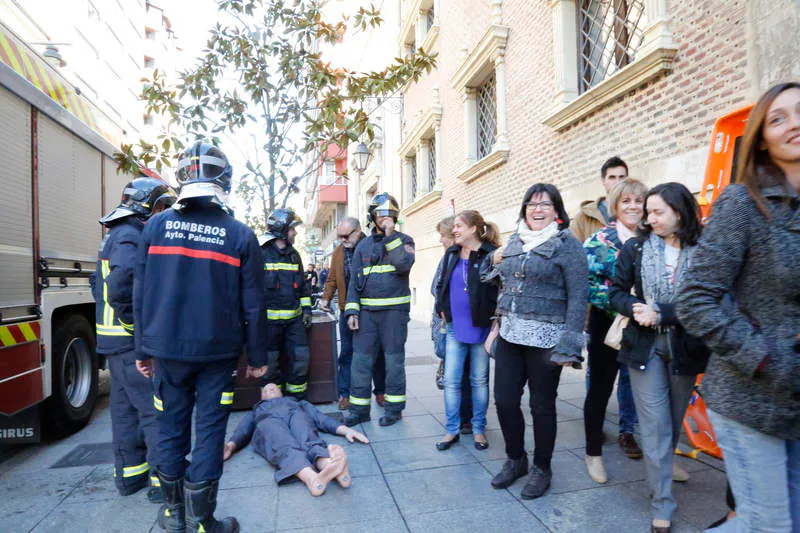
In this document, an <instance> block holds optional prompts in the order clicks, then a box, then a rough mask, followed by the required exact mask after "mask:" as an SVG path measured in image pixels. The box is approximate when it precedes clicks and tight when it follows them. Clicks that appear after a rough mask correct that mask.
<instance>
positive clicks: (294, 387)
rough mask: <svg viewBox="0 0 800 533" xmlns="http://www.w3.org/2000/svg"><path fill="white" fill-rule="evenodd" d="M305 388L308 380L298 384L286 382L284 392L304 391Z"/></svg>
mask: <svg viewBox="0 0 800 533" xmlns="http://www.w3.org/2000/svg"><path fill="white" fill-rule="evenodd" d="M306 389H308V382H305V383H302V384H300V385H292V384H291V383H287V384H286V392H305V391H306Z"/></svg>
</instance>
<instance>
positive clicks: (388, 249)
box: [345, 193, 414, 426]
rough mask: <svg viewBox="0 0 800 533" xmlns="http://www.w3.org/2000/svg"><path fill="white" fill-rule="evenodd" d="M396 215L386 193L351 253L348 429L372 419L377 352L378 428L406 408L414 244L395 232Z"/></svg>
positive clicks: (376, 202)
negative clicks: (380, 372) (381, 357)
mask: <svg viewBox="0 0 800 533" xmlns="http://www.w3.org/2000/svg"><path fill="white" fill-rule="evenodd" d="M399 214H400V206H399V205H398V203H397V200H395V199H394V197H392V196H391V195H390V194H388V193H381V194H378V195H377V196H375V197H374V198H373V199H372V203H371V204H370V206H369V209H368V217H367V218H368V220H369V223H370V225H371V226H372V235H370V236H369V237H367V238H364V239H362V240H361V242H359V243H358V246H356V249H355V252H354V254H353V265H352V272H351V277H350V286H349V287H348V289H347V303H346V304H345V315H346V316H347V320H348V326H349V327H350V329H351V330H353V331H355V335H354V336H353V364H352V367H351V378H350V412H349V413H348V415H347V416H346V417H345V424H347V425H348V426H353V425H355V424H358V423H361V422H366V421H368V420H370V385H371V383H372V368H373V366H374V364H375V359H376V357H377V356H378V353H379V352H380V351H381V350H383V352H384V354H385V356H386V396H385V399H386V404H385V413H384V416H382V417H381V419H380V421H379V423H380V425H381V426H390V425H392V424H395V423H397V422H398V421H399V420H401V419H402V411H403V409H404V408H405V405H406V374H405V344H406V338H407V336H408V320H409V310H410V307H411V290H410V288H409V283H408V277H409V272H410V271H411V267H412V266H413V264H414V240H413V239H412V238H411V237H409V236H408V235H405V234H403V233H400V232H399V231H396V230H395V225H396V224H397V218H398V215H399Z"/></svg>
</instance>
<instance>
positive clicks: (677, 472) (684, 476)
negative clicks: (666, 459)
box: [672, 463, 689, 483]
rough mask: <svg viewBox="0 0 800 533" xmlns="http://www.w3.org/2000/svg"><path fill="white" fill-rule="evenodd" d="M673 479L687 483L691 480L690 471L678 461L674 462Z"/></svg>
mask: <svg viewBox="0 0 800 533" xmlns="http://www.w3.org/2000/svg"><path fill="white" fill-rule="evenodd" d="M672 481H677V482H678V483H686V482H687V481H689V472H687V471H686V470H684V469H683V468H681V467H680V466H678V463H672Z"/></svg>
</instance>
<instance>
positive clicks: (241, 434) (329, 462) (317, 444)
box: [224, 383, 369, 496]
mask: <svg viewBox="0 0 800 533" xmlns="http://www.w3.org/2000/svg"><path fill="white" fill-rule="evenodd" d="M319 431H324V432H325V433H332V434H334V435H341V436H342V437H345V438H346V439H347V440H348V441H350V442H354V441H356V440H357V441H359V442H363V443H364V444H369V440H368V439H367V437H366V436H364V434H363V433H359V432H358V431H356V430H354V429H352V428H349V427H347V426H344V425H341V424H339V423H338V422H337V421H336V420H334V419H333V418H331V417H329V416H328V415H326V414H324V413H323V412H322V411H320V410H319V409H317V408H316V407H314V406H313V405H311V404H310V403H308V402H307V401H305V400H301V401H298V400H297V399H296V398H292V397H284V396H283V394H282V393H281V389H280V388H279V387H278V386H277V385H275V384H274V383H270V384H268V385H267V386H265V387H264V388H263V389H261V401H260V402H258V403H257V404H255V405H254V406H253V409H252V411H250V412H249V413H247V415H245V417H244V418H243V419H242V421H241V422H239V425H238V426H236V431H234V433H233V437H231V440H230V441H228V443H227V444H226V445H225V455H224V459H225V460H228V459H229V458H230V457H231V456H232V455H233V453H235V452H236V451H238V450H241V449H243V448H244V447H245V446H247V444H248V443H249V442H250V441H251V439H252V442H253V448H254V449H255V452H256V453H257V454H258V455H260V456H262V457H263V458H264V459H266V460H267V461H269V462H270V463H271V464H272V465H274V466H275V467H277V470H276V471H275V482H276V483H279V484H280V483H282V482H284V481H286V480H287V479H289V478H291V477H292V476H297V477H298V478H300V480H301V481H303V483H305V484H306V486H307V487H308V490H309V491H310V492H311V494H312V495H313V496H320V495H322V493H324V492H325V489H326V488H327V486H328V483H329V482H330V481H331V480H332V479H334V478H336V480H337V481H338V482H339V484H340V485H341V486H342V487H344V488H347V487H349V486H350V483H351V477H350V468H349V465H348V462H347V454H346V453H345V451H344V449H343V448H342V447H341V446H336V445H331V446H328V444H327V443H326V442H325V441H324V440H322V439H321V438H320V436H319ZM315 467H316V470H315Z"/></svg>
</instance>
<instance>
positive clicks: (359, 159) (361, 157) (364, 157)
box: [352, 143, 372, 174]
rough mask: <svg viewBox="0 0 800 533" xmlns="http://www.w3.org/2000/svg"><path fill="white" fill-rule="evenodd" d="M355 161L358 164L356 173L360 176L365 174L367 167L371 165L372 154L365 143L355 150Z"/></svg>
mask: <svg viewBox="0 0 800 533" xmlns="http://www.w3.org/2000/svg"><path fill="white" fill-rule="evenodd" d="M352 155H353V160H354V161H355V164H356V171H357V172H358V173H359V174H363V173H364V171H365V170H367V165H368V164H369V158H370V157H371V156H372V154H371V153H370V151H369V148H367V145H366V144H364V143H358V146H356V149H355V150H353V154H352Z"/></svg>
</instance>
